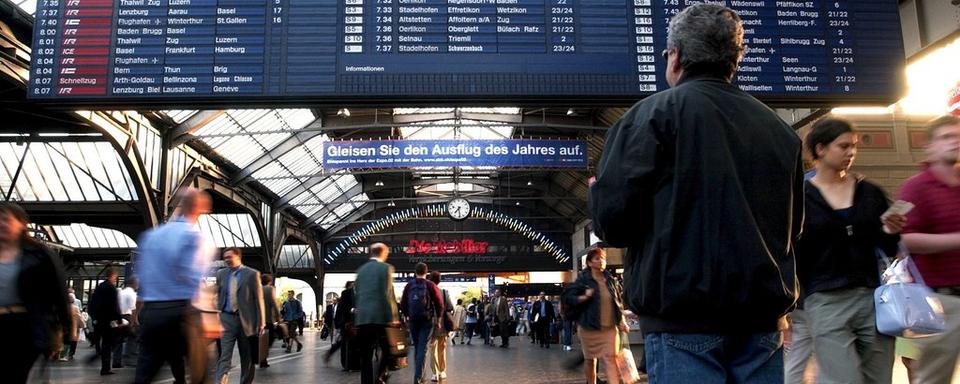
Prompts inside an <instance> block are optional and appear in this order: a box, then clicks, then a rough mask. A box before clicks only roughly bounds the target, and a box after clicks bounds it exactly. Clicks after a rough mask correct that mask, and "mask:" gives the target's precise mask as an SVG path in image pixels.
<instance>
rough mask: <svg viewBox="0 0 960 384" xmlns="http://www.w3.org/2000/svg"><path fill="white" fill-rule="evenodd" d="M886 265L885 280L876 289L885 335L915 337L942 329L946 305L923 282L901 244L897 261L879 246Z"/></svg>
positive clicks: (880, 324)
mask: <svg viewBox="0 0 960 384" xmlns="http://www.w3.org/2000/svg"><path fill="white" fill-rule="evenodd" d="M877 255H878V256H879V257H880V259H881V260H882V261H883V262H884V263H885V264H886V266H887V268H886V270H885V271H884V273H883V275H882V284H883V285H881V286H880V287H879V288H877V289H876V290H875V291H874V293H873V298H874V304H875V306H876V312H877V331H879V332H880V333H882V334H884V335H889V336H897V337H904V338H908V339H915V338H921V337H927V336H932V335H935V334H938V333H941V332H943V331H944V329H945V328H946V322H945V320H944V316H943V305H942V304H941V303H940V300H939V299H938V298H937V296H936V295H935V294H934V293H933V291H932V290H931V289H930V288H929V287H927V285H926V284H925V283H924V282H923V277H922V276H920V271H919V270H918V269H917V266H916V265H915V264H914V263H913V259H911V258H910V255H909V253H907V250H906V247H904V246H903V244H901V245H900V254H899V255H898V257H897V258H896V260H895V261H893V262H891V261H890V259H889V258H888V257H887V256H886V255H885V254H884V253H883V251H880V250H877Z"/></svg>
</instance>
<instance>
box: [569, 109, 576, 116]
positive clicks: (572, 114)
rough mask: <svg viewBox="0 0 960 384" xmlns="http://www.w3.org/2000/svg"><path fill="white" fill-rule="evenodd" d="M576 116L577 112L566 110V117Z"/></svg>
mask: <svg viewBox="0 0 960 384" xmlns="http://www.w3.org/2000/svg"><path fill="white" fill-rule="evenodd" d="M576 114H577V111H574V110H573V108H570V109H567V116H574V115H576Z"/></svg>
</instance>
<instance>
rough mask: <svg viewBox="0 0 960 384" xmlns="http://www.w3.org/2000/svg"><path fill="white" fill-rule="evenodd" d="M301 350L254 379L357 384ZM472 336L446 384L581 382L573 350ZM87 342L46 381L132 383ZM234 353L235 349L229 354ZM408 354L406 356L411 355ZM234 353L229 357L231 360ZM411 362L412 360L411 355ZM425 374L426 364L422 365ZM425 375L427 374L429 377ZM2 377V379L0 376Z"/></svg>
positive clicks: (396, 383)
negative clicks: (498, 343) (102, 369)
mask: <svg viewBox="0 0 960 384" xmlns="http://www.w3.org/2000/svg"><path fill="white" fill-rule="evenodd" d="M304 339H305V342H304V348H303V351H302V352H300V353H296V352H294V353H289V354H287V353H284V352H283V351H282V350H281V349H280V343H279V342H277V344H276V345H275V346H274V348H273V349H272V350H271V356H270V365H271V366H270V368H267V369H259V368H258V369H257V371H256V379H255V380H254V382H255V383H267V384H269V383H277V384H297V383H322V384H347V383H350V384H355V383H359V382H360V376H359V373H347V372H341V370H340V365H339V361H338V360H337V359H336V358H334V359H333V360H332V361H331V363H330V365H326V364H324V362H323V352H325V351H326V350H328V349H329V348H330V343H329V341H323V340H320V337H319V333H318V332H315V331H310V330H307V331H305V332H304ZM477 341H478V339H474V343H473V345H459V344H458V345H448V348H447V356H448V364H449V366H448V367H447V371H448V372H447V376H448V378H447V382H448V383H455V384H464V383H468V384H469V383H477V384H481V383H483V384H493V383H543V384H547V383H551V384H552V383H561V384H568V383H570V384H572V383H582V382H583V379H582V377H581V375H580V370H579V369H576V370H575V371H570V370H566V369H564V368H563V366H564V362H565V361H567V360H568V359H573V358H575V357H576V356H577V354H579V351H571V352H564V351H563V350H561V348H559V347H558V346H556V345H554V346H552V347H551V348H550V349H539V348H537V347H536V346H534V345H533V344H530V339H528V338H526V337H519V338H512V339H511V345H512V348H510V349H501V348H495V347H488V346H485V345H483V342H482V341H479V342H477ZM91 353H92V349H90V348H89V345H86V346H83V347H81V349H80V351H79V352H78V354H77V360H75V361H73V362H67V363H55V364H54V365H52V366H51V368H50V369H49V370H48V372H49V378H50V382H53V383H69V384H74V383H76V384H86V383H125V384H126V383H130V382H132V381H133V375H134V368H132V367H130V368H119V369H115V371H116V372H117V374H116V375H112V376H106V377H101V376H100V375H99V360H97V362H96V363H94V364H92V365H84V364H83V363H82V362H81V361H80V360H82V357H86V356H89V355H90V354H91ZM235 353H236V352H235ZM411 358H412V356H411ZM238 361H239V355H235V356H234V364H236V363H237V362H238ZM411 361H412V359H411ZM427 372H428V373H429V368H428V369H427ZM429 377H430V376H427V378H428V379H429ZM0 381H2V380H0ZM239 381H240V371H239V369H238V368H234V371H233V372H232V373H231V375H230V382H231V383H238V382H239ZM172 382H173V379H172V377H171V376H170V373H169V368H166V367H165V368H164V369H163V370H162V371H161V375H160V376H159V377H158V381H157V383H160V384H168V383H172ZM390 383H392V384H411V383H413V371H412V370H411V368H409V367H408V368H406V369H403V370H401V371H398V372H394V373H393V377H392V378H391V380H390Z"/></svg>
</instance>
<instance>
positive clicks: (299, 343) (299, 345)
mask: <svg viewBox="0 0 960 384" xmlns="http://www.w3.org/2000/svg"><path fill="white" fill-rule="evenodd" d="M302 349H303V343H301V342H299V341H298V342H297V352H300V350H302Z"/></svg>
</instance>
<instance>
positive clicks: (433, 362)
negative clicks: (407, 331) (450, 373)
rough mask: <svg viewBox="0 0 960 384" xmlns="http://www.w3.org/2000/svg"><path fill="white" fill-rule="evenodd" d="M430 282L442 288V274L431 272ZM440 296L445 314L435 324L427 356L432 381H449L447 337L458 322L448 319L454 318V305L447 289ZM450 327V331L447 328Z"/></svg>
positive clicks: (441, 291) (441, 290) (442, 290)
mask: <svg viewBox="0 0 960 384" xmlns="http://www.w3.org/2000/svg"><path fill="white" fill-rule="evenodd" d="M429 280H430V281H431V282H433V284H435V285H436V286H437V287H438V288H439V287H440V272H437V271H433V272H430V277H429ZM440 296H441V297H442V302H443V314H442V315H441V316H440V321H437V322H435V324H436V326H435V327H434V328H433V334H432V335H430V345H429V350H428V351H427V355H428V356H430V370H431V371H433V379H432V381H442V380H446V379H447V337H449V336H450V332H451V331H452V330H453V329H452V328H453V324H456V323H455V321H456V320H452V321H449V324H447V323H448V320H447V317H448V316H450V317H452V316H453V311H454V309H453V303H452V302H451V301H450V293H449V292H447V290H446V289H440ZM448 325H449V326H450V329H448V328H447V326H448Z"/></svg>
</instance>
